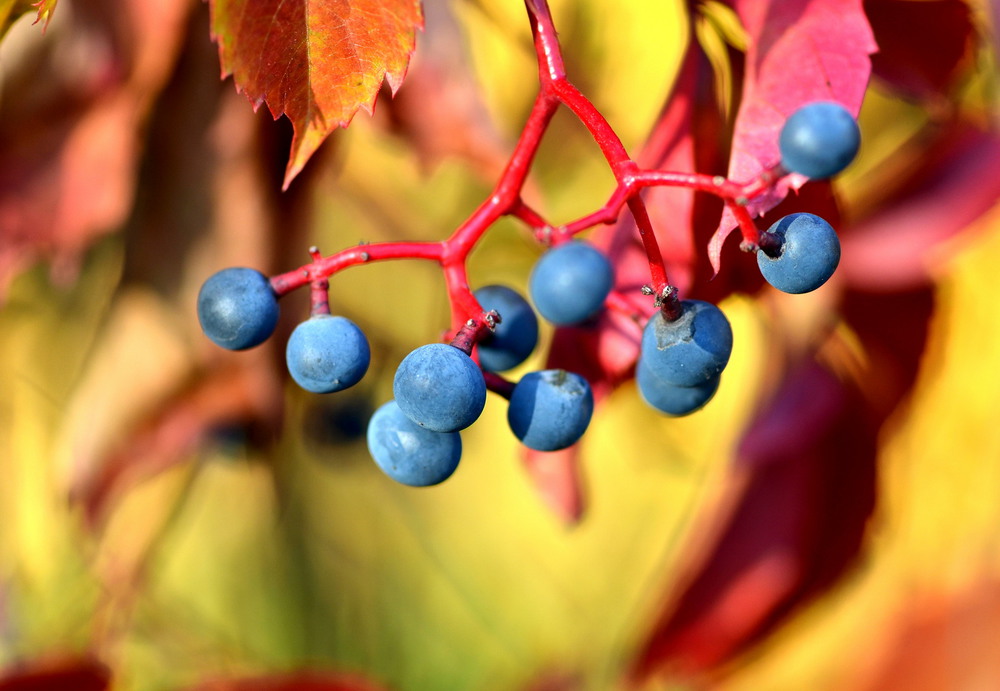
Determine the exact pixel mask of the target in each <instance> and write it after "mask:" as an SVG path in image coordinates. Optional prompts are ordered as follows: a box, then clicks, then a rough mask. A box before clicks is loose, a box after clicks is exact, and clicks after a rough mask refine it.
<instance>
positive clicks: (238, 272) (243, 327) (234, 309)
mask: <svg viewBox="0 0 1000 691" xmlns="http://www.w3.org/2000/svg"><path fill="white" fill-rule="evenodd" d="M198 321H199V322H200V323H201V330H202V331H204V332H205V335H206V336H208V337H209V338H210V339H212V341H213V342H214V343H216V345H220V346H222V347H223V348H228V349H229V350H245V349H246V348H252V347H254V346H256V345H260V344H261V343H263V342H264V341H266V340H267V338H268V337H269V336H270V335H271V334H272V333H274V327H275V326H276V325H277V324H278V296H277V295H275V293H274V290H273V289H272V288H271V283H270V282H269V281H268V280H267V277H266V276H265V275H264V274H262V273H261V272H259V271H257V270H256V269H246V268H240V267H230V268H228V269H223V270H221V271H219V272H218V273H215V274H213V275H212V276H210V277H209V279H208V280H207V281H205V283H204V284H203V285H202V286H201V290H200V291H199V293H198Z"/></svg>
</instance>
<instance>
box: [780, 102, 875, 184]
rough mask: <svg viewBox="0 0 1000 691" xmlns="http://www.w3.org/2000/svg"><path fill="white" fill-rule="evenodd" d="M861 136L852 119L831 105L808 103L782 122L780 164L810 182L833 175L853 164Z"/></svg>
mask: <svg viewBox="0 0 1000 691" xmlns="http://www.w3.org/2000/svg"><path fill="white" fill-rule="evenodd" d="M860 145H861V132H860V130H859V129H858V123H857V121H856V120H855V119H854V116H853V115H851V114H850V112H848V110H847V109H846V108H844V106H842V105H840V104H839V103H833V102H831V101H816V102H814V103H808V104H806V105H804V106H802V107H801V108H799V109H798V110H796V111H795V112H794V113H792V114H791V115H790V116H789V118H788V119H787V120H786V121H785V124H784V126H783V127H782V128H781V134H780V135H779V137H778V148H779V150H780V151H781V164H782V166H784V167H785V169H786V170H790V171H792V172H794V173H800V174H802V175H805V176H806V177H810V178H816V179H821V178H828V177H832V176H833V175H836V174H837V173H839V172H840V171H842V170H843V169H844V168H846V167H847V166H848V164H849V163H850V162H851V161H853V160H854V157H855V156H856V155H857V153H858V147H859V146H860Z"/></svg>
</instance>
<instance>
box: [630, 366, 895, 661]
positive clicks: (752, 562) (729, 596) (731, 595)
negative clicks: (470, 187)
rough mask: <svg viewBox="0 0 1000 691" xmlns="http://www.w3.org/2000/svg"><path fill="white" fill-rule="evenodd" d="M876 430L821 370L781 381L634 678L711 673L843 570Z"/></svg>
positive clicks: (864, 508)
mask: <svg viewBox="0 0 1000 691" xmlns="http://www.w3.org/2000/svg"><path fill="white" fill-rule="evenodd" d="M876 431H877V427H876V426H875V425H873V424H872V420H871V418H870V416H869V411H868V410H867V409H866V407H865V405H864V401H863V399H862V397H861V395H860V393H859V392H858V391H857V390H856V389H854V388H853V387H851V386H850V385H849V384H845V383H844V382H843V381H841V380H840V379H838V378H837V377H836V376H834V375H833V374H831V373H830V372H829V371H828V370H826V369H824V368H823V367H821V366H819V365H818V364H817V363H815V362H812V361H810V362H807V363H806V364H805V365H804V366H801V367H799V368H798V369H796V370H794V371H793V372H791V373H790V374H789V375H788V377H787V378H786V380H785V382H784V384H783V385H782V387H781V388H780V389H779V391H778V393H777V395H776V396H775V398H774V400H773V402H772V403H771V404H770V405H769V406H767V407H766V408H765V409H764V410H763V411H762V413H761V414H760V416H759V417H758V418H757V419H756V421H755V422H754V423H753V425H752V426H751V428H750V430H749V431H748V433H747V435H746V437H745V438H744V439H743V441H742V443H741V445H740V448H739V451H738V458H739V468H741V469H742V470H743V471H744V472H745V473H746V476H745V478H744V480H743V482H742V483H741V484H740V485H739V491H738V492H737V493H736V497H735V502H734V505H733V508H732V510H731V511H730V512H729V518H728V519H727V521H726V524H725V527H724V528H723V529H722V531H721V536H720V537H719V538H718V540H717V541H716V542H715V543H714V545H713V546H712V548H711V551H710V553H709V554H708V557H707V559H706V560H705V562H704V564H703V565H702V566H701V567H700V568H699V569H698V571H697V573H696V574H695V575H694V578H693V579H692V580H691V581H690V584H689V585H688V586H687V587H686V588H685V590H684V591H683V592H681V593H679V594H677V597H676V599H675V600H674V602H673V604H672V605H671V606H670V607H669V608H668V609H667V610H666V611H665V612H664V614H663V616H662V617H661V619H660V623H659V624H658V625H657V626H656V627H655V629H654V631H653V633H652V635H651V637H650V639H649V641H648V643H647V644H646V645H645V646H644V649H643V651H642V653H641V655H640V657H639V659H638V661H637V663H636V665H635V674H636V675H637V676H639V677H644V676H647V675H650V674H654V673H656V672H659V671H662V670H672V671H673V672H674V673H677V674H680V675H681V676H697V675H699V674H700V673H703V672H706V671H708V670H711V669H713V668H715V667H717V666H718V665H721V664H722V663H724V662H726V661H727V660H730V659H731V658H732V657H733V656H734V655H736V654H738V653H739V652H741V651H743V650H744V649H746V647H747V646H748V645H750V644H752V643H754V642H755V641H757V640H759V639H760V638H761V637H762V636H763V635H765V634H766V633H768V632H769V631H770V630H771V629H772V628H773V627H774V626H775V625H776V624H777V623H778V622H780V621H781V620H782V619H783V618H784V617H785V616H786V615H787V614H788V612H789V611H791V610H792V609H793V608H794V607H795V606H797V605H799V604H801V603H802V602H803V601H804V600H805V599H807V598H808V597H810V596H812V595H814V594H816V593H817V592H818V591H819V590H821V589H822V588H825V587H827V586H828V585H829V584H830V583H831V582H832V581H833V580H834V579H835V578H836V577H837V576H839V575H840V574H841V573H843V570H844V568H845V567H846V565H847V564H849V563H850V562H851V561H852V560H853V558H854V557H855V555H856V554H857V552H858V549H859V547H860V544H861V540H862V536H863V534H864V527H865V524H866V521H867V519H868V516H869V515H870V513H871V511H872V508H873V505H874V498H875V494H874V492H875V484H874V481H875V465H874V462H875V455H876ZM848 497H849V498H850V499H849V500H848V499H846V498H848Z"/></svg>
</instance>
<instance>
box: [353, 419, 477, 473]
mask: <svg viewBox="0 0 1000 691" xmlns="http://www.w3.org/2000/svg"><path fill="white" fill-rule="evenodd" d="M367 438H368V451H369V453H371V456H372V459H374V461H375V463H376V464H377V465H378V467H379V468H381V469H382V472H384V473H385V474H386V475H388V476H389V477H391V478H392V479H393V480H395V481H396V482H400V483H402V484H404V485H410V486H411V487H429V486H430V485H436V484H438V483H440V482H444V481H445V480H447V479H448V478H449V477H451V475H452V473H454V472H455V469H456V468H457V467H458V462H459V460H460V459H461V457H462V439H461V437H460V436H459V434H458V432H432V431H431V430H429V429H425V428H423V427H421V426H420V425H418V424H416V423H415V422H413V420H411V419H410V418H409V417H407V416H406V415H405V414H404V413H403V411H401V410H400V409H399V406H398V405H396V402H395V401H389V402H388V403H386V404H384V405H383V406H382V407H380V408H379V409H378V410H376V411H375V414H374V415H372V418H371V420H370V421H369V422H368V434H367Z"/></svg>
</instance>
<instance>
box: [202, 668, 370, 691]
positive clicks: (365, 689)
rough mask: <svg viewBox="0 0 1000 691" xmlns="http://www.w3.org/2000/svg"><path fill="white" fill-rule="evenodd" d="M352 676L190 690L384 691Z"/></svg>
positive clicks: (288, 676)
mask: <svg viewBox="0 0 1000 691" xmlns="http://www.w3.org/2000/svg"><path fill="white" fill-rule="evenodd" d="M384 688H385V687H383V686H380V685H376V684H374V683H372V682H370V681H367V680H365V679H363V678H361V677H359V676H355V675H352V674H342V673H340V674H338V673H321V672H309V671H299V672H288V673H285V674H271V675H266V676H259V677H247V678H243V679H216V680H212V681H206V682H202V683H201V684H197V685H195V686H192V687H189V689H188V691H383V690H384Z"/></svg>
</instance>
